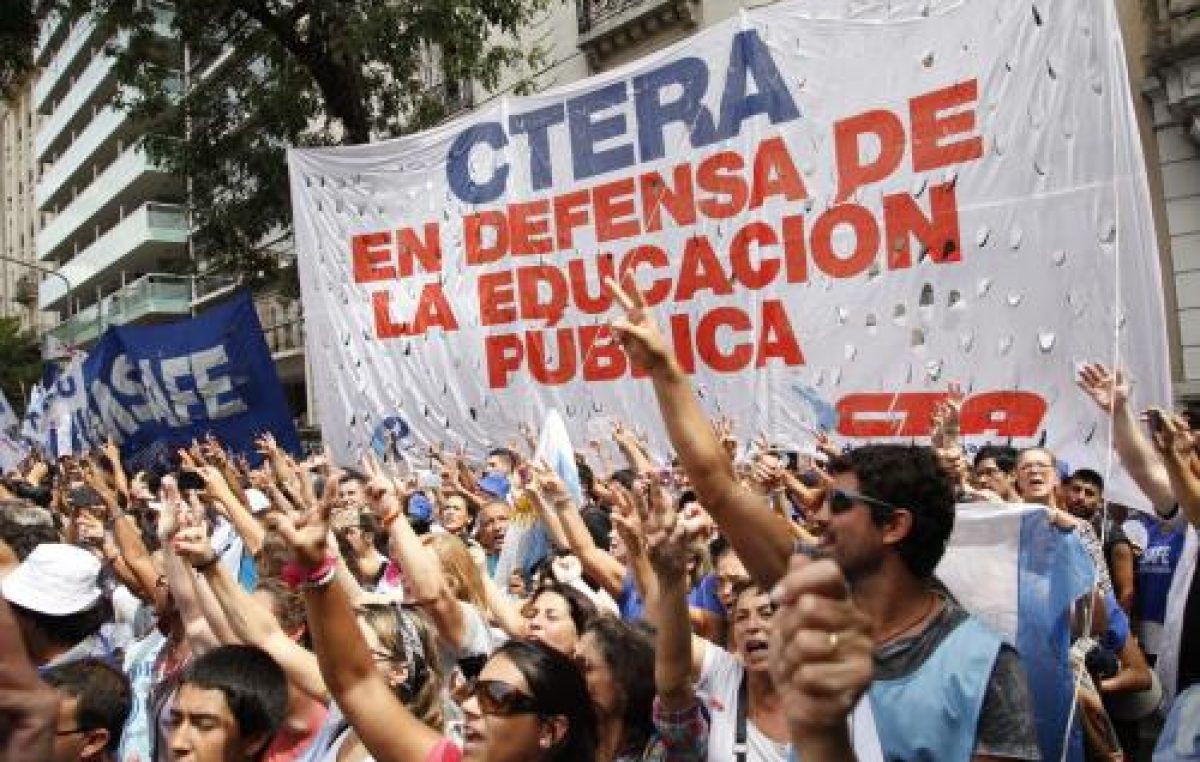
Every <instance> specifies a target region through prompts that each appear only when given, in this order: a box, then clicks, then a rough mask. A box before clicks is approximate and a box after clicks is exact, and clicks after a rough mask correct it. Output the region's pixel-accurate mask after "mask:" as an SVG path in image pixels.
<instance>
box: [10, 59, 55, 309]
mask: <svg viewBox="0 0 1200 762" xmlns="http://www.w3.org/2000/svg"><path fill="white" fill-rule="evenodd" d="M32 96H33V81H32V79H26V80H25V81H24V82H22V83H20V85H19V86H18V87H16V88H14V93H13V96H12V98H11V99H10V100H9V101H0V203H3V207H0V316H2V317H16V318H19V319H20V320H21V324H22V325H23V326H24V327H25V328H27V329H33V330H38V329H39V328H43V327H48V326H47V322H49V318H50V316H47V315H44V314H42V313H39V312H38V309H37V283H38V271H37V270H36V269H35V268H34V265H36V262H37V232H38V228H39V224H38V223H39V221H40V217H41V215H39V214H38V211H37V206H36V204H35V203H34V185H35V184H36V182H37V165H36V164H35V162H34V160H33V136H34V131H35V129H36V124H37V121H38V119H37V115H36V114H35V113H34V110H33V108H32V107H31V100H32ZM52 324H53V323H52V322H50V325H52Z"/></svg>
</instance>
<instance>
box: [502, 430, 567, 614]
mask: <svg viewBox="0 0 1200 762" xmlns="http://www.w3.org/2000/svg"><path fill="white" fill-rule="evenodd" d="M533 460H534V461H535V462H537V461H544V462H545V463H546V464H547V465H549V466H550V468H552V469H554V473H556V474H558V478H560V479H562V480H563V483H564V484H565V485H566V487H567V491H568V492H570V493H571V497H572V498H574V499H575V504H576V505H578V506H580V507H581V508H582V506H583V487H582V484H581V483H580V481H579V469H578V468H577V467H576V465H575V448H574V447H573V446H572V445H571V437H570V435H569V434H567V424H566V422H565V421H563V418H562V415H560V414H559V412H558V411H557V410H551V411H550V412H549V413H548V414H547V415H546V421H545V423H543V424H542V432H541V435H540V436H539V437H538V445H537V450H536V451H535V452H534V454H533ZM513 489H514V491H515V490H516V483H515V481H514V483H513ZM551 551H552V548H551V544H550V537H549V534H548V533H547V531H546V526H545V524H544V523H542V521H541V519H540V518H538V519H537V520H536V521H534V522H533V523H532V524H530V523H527V522H523V521H513V522H511V523H510V524H509V528H508V532H507V533H506V534H505V536H504V547H503V548H502V549H501V551H500V558H499V560H498V561H497V562H496V573H495V575H494V576H493V578H492V579H493V581H494V582H495V583H496V585H497V586H498V587H499V588H500V589H501V590H507V589H508V578H509V575H510V574H512V572H513V570H515V569H520V570H521V571H522V573H523V575H524V576H525V578H526V579H527V580H528V578H529V573H530V572H531V571H532V570H533V567H535V566H536V565H537V564H538V562H540V561H541V560H542V559H544V558H546V557H547V556H549V555H550V553H551Z"/></svg>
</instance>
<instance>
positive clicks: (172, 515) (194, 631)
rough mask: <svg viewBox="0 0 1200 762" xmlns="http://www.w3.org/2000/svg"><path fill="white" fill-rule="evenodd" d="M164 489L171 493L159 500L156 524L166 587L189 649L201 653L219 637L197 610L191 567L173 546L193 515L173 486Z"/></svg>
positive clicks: (213, 646)
mask: <svg viewBox="0 0 1200 762" xmlns="http://www.w3.org/2000/svg"><path fill="white" fill-rule="evenodd" d="M164 481H165V480H164ZM164 491H165V492H167V493H168V494H171V495H173V496H172V497H168V498H167V499H166V500H164V501H163V502H164V503H165V504H166V505H165V506H164V508H163V510H162V514H161V515H160V524H159V539H161V540H162V548H163V565H164V567H165V572H166V578H167V588H168V589H169V590H170V591H171V596H172V597H173V598H174V599H175V606H176V607H177V608H178V609H179V616H180V618H181V619H182V620H183V628H184V633H185V634H186V636H187V639H188V642H189V643H190V644H191V647H192V651H193V653H196V654H201V653H204V652H205V651H208V650H210V649H212V648H215V647H216V646H218V645H220V640H219V639H218V638H217V636H216V633H214V632H213V630H212V628H211V627H210V626H209V625H208V621H207V620H206V619H205V617H204V614H203V613H202V612H201V611H200V605H199V603H198V602H197V600H196V589H195V586H194V584H193V582H192V570H191V568H190V567H188V565H187V564H186V563H184V561H183V559H181V558H180V557H179V555H178V554H177V553H176V552H175V548H174V545H175V534H176V532H177V531H180V530H185V529H187V528H188V527H190V526H192V525H194V523H195V521H196V519H192V518H188V517H187V511H188V508H187V506H186V504H184V503H183V502H182V501H181V500H180V499H179V498H178V492H177V491H174V490H173V486H172V487H164Z"/></svg>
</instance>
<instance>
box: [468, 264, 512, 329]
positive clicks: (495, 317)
mask: <svg viewBox="0 0 1200 762" xmlns="http://www.w3.org/2000/svg"><path fill="white" fill-rule="evenodd" d="M477 284H478V285H477V287H478V289H479V322H480V323H481V324H483V325H501V324H504V323H511V322H513V321H514V320H516V319H517V304H516V289H515V288H514V287H513V277H512V271H510V270H498V271H496V272H494V273H480V275H479V280H478V281H477Z"/></svg>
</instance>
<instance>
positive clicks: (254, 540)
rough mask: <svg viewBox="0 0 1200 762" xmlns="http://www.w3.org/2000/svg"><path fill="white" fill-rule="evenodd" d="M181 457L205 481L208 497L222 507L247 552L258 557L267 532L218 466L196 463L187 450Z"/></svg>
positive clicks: (182, 451) (180, 452) (182, 452)
mask: <svg viewBox="0 0 1200 762" xmlns="http://www.w3.org/2000/svg"><path fill="white" fill-rule="evenodd" d="M179 455H180V457H181V458H185V460H184V463H186V464H188V465H187V466H186V467H187V468H188V470H190V471H192V472H194V473H196V474H197V475H199V476H200V478H201V479H203V480H204V486H205V488H206V490H207V491H208V496H209V497H210V498H212V499H213V500H215V501H216V502H217V503H218V504H220V505H221V507H222V509H223V510H222V511H221V512H222V513H224V514H225V516H226V517H228V518H229V523H230V524H233V528H234V530H236V531H237V533H238V534H239V535H240V536H241V538H242V542H243V543H245V545H246V550H247V551H249V553H250V555H251V556H257V555H258V554H259V553H260V552H261V551H262V547H263V542H264V541H265V540H266V537H267V531H266V530H265V529H263V526H262V524H259V523H258V520H257V519H255V518H254V514H252V513H250V509H249V507H247V506H246V504H245V503H243V502H242V501H241V500H240V499H238V497H237V495H235V494H234V492H233V490H232V489H230V487H229V482H227V481H225V477H224V475H222V473H221V470H220V469H219V468H217V467H216V466H207V465H198V464H196V463H194V462H193V461H192V458H191V456H189V455H188V454H187V451H186V450H180V451H179Z"/></svg>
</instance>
